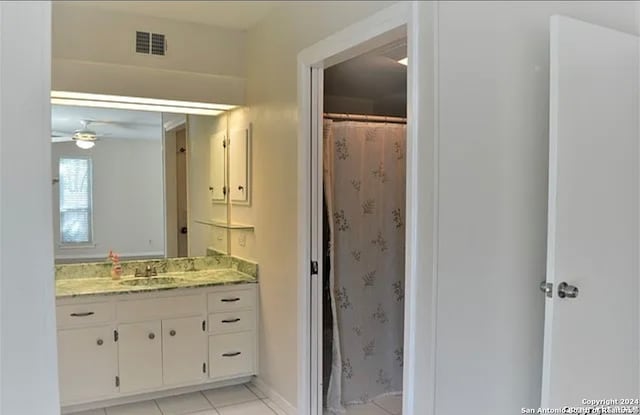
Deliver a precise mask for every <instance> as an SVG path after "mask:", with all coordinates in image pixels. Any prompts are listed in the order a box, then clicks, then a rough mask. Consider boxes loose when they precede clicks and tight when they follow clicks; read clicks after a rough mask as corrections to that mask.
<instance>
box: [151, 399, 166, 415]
mask: <svg viewBox="0 0 640 415" xmlns="http://www.w3.org/2000/svg"><path fill="white" fill-rule="evenodd" d="M153 403H155V404H156V408H158V411H160V413H161V414H162V415H164V411H163V410H162V408H160V404H158V401H157V400H155V399H154V400H153Z"/></svg>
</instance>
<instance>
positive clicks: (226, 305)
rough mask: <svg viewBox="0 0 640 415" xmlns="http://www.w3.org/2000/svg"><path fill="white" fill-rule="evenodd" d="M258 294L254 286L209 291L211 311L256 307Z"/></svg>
mask: <svg viewBox="0 0 640 415" xmlns="http://www.w3.org/2000/svg"><path fill="white" fill-rule="evenodd" d="M255 304H256V294H255V291H254V290H253V289H252V288H249V289H244V290H229V291H220V292H213V293H209V296H208V306H209V312H226V311H232V310H240V309H243V308H255Z"/></svg>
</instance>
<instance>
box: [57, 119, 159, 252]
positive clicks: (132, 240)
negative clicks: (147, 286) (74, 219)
mask: <svg viewBox="0 0 640 415" xmlns="http://www.w3.org/2000/svg"><path fill="white" fill-rule="evenodd" d="M161 128H162V127H161V122H160V115H159V114H158V139H157V140H139V139H114V138H112V139H110V138H108V137H105V138H103V139H101V140H100V141H99V142H98V143H97V144H96V145H95V146H94V147H93V148H92V149H90V150H82V149H80V148H78V146H76V145H75V143H74V142H62V143H54V144H53V146H52V159H51V160H52V167H53V168H52V170H53V175H54V177H58V168H57V166H58V161H59V159H60V158H61V157H64V156H80V157H87V156H88V157H91V160H92V166H93V189H92V191H93V243H94V245H95V246H93V247H84V248H80V247H77V248H76V247H61V245H60V216H59V214H58V212H59V210H58V209H59V190H60V186H59V185H56V186H54V188H53V189H54V195H53V205H54V208H53V212H54V213H53V223H54V239H53V241H54V243H55V255H56V259H73V258H78V259H82V258H96V259H103V260H104V259H106V257H107V255H108V254H109V250H111V249H113V251H114V252H117V253H118V254H120V255H121V256H122V257H123V258H124V257H135V256H163V255H164V251H165V241H164V238H165V236H164V233H165V226H166V224H165V219H164V181H163V179H164V173H163V160H162V157H163V154H162V140H161V134H162V130H161Z"/></svg>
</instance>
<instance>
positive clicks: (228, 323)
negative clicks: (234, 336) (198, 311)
mask: <svg viewBox="0 0 640 415" xmlns="http://www.w3.org/2000/svg"><path fill="white" fill-rule="evenodd" d="M254 327H255V311H253V310H245V311H232V312H229V313H214V314H209V331H210V332H211V333H231V332H236V331H246V330H253V328H254Z"/></svg>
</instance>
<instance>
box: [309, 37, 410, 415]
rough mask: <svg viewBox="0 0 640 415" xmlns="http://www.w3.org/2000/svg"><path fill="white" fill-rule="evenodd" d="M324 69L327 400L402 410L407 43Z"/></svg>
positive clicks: (351, 408)
mask: <svg viewBox="0 0 640 415" xmlns="http://www.w3.org/2000/svg"><path fill="white" fill-rule="evenodd" d="M406 46H407V45H406V38H402V39H399V40H396V41H393V42H391V43H388V44H386V45H383V46H381V47H378V48H375V49H373V50H370V51H367V52H365V53H362V54H360V55H358V56H356V57H353V58H351V59H349V60H346V61H344V62H341V63H339V64H336V65H333V66H330V67H328V68H325V69H324V74H323V75H324V76H323V80H324V82H323V96H322V103H323V112H324V113H323V140H322V146H323V158H322V163H323V165H322V169H321V170H322V172H323V179H322V181H323V186H322V188H323V203H322V204H323V227H322V240H323V243H322V261H323V267H322V269H323V273H322V287H323V291H322V350H321V353H322V361H323V367H322V386H323V387H322V405H323V412H324V413H325V414H342V413H345V412H346V413H347V414H351V413H362V412H363V411H364V412H367V413H371V414H380V415H388V414H392V415H398V414H400V413H401V412H402V382H403V354H404V339H403V329H404V287H405V281H404V275H405V240H406V234H405V221H404V218H405V217H406V209H405V205H406V203H405V200H406V157H405V155H406V111H407V70H406V62H407V47H406Z"/></svg>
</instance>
